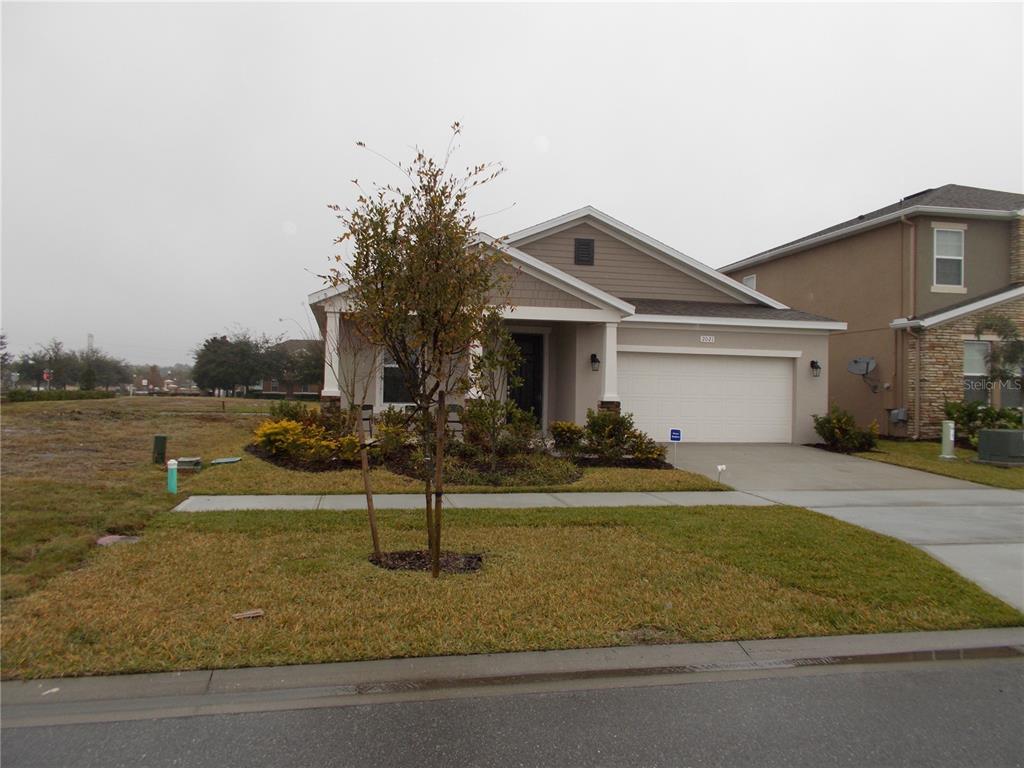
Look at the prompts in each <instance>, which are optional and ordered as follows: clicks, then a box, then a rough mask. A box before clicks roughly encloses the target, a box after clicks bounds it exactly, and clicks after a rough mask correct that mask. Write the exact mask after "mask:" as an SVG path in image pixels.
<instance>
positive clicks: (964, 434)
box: [945, 401, 1021, 448]
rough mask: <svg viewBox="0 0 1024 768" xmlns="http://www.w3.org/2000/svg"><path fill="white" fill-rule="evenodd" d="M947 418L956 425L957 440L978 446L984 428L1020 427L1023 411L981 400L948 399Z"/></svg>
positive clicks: (962, 443) (971, 445)
mask: <svg viewBox="0 0 1024 768" xmlns="http://www.w3.org/2000/svg"><path fill="white" fill-rule="evenodd" d="M945 412H946V418H947V419H951V420H952V421H953V422H954V424H955V427H956V441H957V442H958V443H960V444H961V445H966V446H970V447H972V448H977V447H978V432H979V431H980V430H982V429H1020V428H1021V412H1020V411H1019V410H1017V409H1015V408H993V407H992V406H991V405H986V404H985V403H979V402H959V401H948V402H947V403H946V406H945Z"/></svg>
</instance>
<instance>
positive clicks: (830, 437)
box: [812, 403, 878, 453]
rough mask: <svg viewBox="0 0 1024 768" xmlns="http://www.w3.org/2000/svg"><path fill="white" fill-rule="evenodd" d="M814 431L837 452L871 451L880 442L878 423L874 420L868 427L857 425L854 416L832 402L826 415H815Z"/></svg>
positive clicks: (829, 447)
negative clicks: (863, 427)
mask: <svg viewBox="0 0 1024 768" xmlns="http://www.w3.org/2000/svg"><path fill="white" fill-rule="evenodd" d="M812 418H813V419H814V431H815V432H817V433H818V436H819V437H820V438H821V439H822V442H824V444H825V447H826V448H828V449H829V450H830V451H836V452H837V453H857V452H859V451H870V450H872V449H874V447H875V445H877V443H878V424H877V423H876V422H872V423H871V425H870V426H869V427H868V428H867V429H861V428H860V427H858V426H857V422H856V421H854V418H853V416H852V415H851V414H850V413H849V412H847V411H844V410H843V409H842V408H840V407H839V406H838V405H836V404H834V403H833V404H832V407H831V408H829V411H828V414H827V415H826V416H817V415H815V416H813V417H812Z"/></svg>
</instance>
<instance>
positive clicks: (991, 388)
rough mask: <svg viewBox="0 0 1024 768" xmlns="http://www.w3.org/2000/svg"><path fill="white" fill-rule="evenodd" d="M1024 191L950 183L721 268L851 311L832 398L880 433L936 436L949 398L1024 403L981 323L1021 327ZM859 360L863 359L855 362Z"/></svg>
mask: <svg viewBox="0 0 1024 768" xmlns="http://www.w3.org/2000/svg"><path fill="white" fill-rule="evenodd" d="M1022 216H1024V194H1022V193H1019V192H1000V191H997V190H993V189H980V188H977V187H964V186H960V185H957V184H947V185H945V186H942V187H938V188H936V189H928V190H925V191H923V192H918V193H917V194H914V195H910V196H908V197H905V198H903V199H902V200H900V201H899V202H896V203H893V204H891V205H887V206H885V207H884V208H879V209H878V210H876V211H872V212H870V213H866V214H863V215H861V216H857V217H856V218H854V219H850V220H848V221H844V222H841V223H839V224H835V225H833V226H831V227H826V228H825V229H822V230H820V231H818V232H814V233H813V234H810V235H806V236H805V237H801V238H799V239H797V240H794V241H792V242H790V243H786V244H785V245H780V246H777V247H775V248H772V249H770V250H767V251H763V252H762V253H758V254H756V255H754V256H751V257H749V258H746V259H743V260H741V261H737V262H735V263H734V264H730V265H728V266H726V267H723V268H722V269H721V271H722V272H723V273H724V274H726V275H728V276H729V277H732V278H734V279H736V280H739V281H740V282H742V283H743V284H744V285H746V286H747V287H749V288H756V289H757V290H758V291H759V292H761V293H764V294H767V295H768V296H771V297H772V298H774V299H777V300H779V301H783V302H785V303H786V304H789V305H791V306H793V307H797V308H799V309H802V310H805V311H807V312H820V313H823V314H827V315H829V316H832V317H836V318H838V319H840V320H845V321H846V323H847V325H848V328H847V329H846V330H845V331H840V332H837V333H835V334H833V336H832V338H831V344H830V348H829V358H828V363H829V367H830V368H831V369H832V374H831V375H830V376H829V379H828V382H829V398H830V399H831V400H833V401H835V402H836V403H838V404H839V405H840V406H842V407H843V408H846V409H847V410H849V411H851V412H852V413H853V414H854V416H855V417H856V418H857V420H858V421H859V422H861V423H868V422H870V421H872V420H877V421H878V423H879V425H880V427H881V430H882V432H883V434H891V435H906V436H911V437H935V436H937V435H938V434H939V430H940V428H941V421H942V419H943V409H944V404H945V403H946V401H954V400H955V401H959V400H980V401H983V402H986V403H991V404H993V405H997V406H1001V407H1019V406H1020V405H1021V384H1020V381H1019V380H1018V381H1017V382H1011V383H1010V384H1009V385H1001V384H1000V385H994V383H992V382H989V381H988V378H987V367H986V360H985V358H986V355H987V354H988V352H989V349H990V348H991V345H992V344H993V343H994V342H996V341H997V339H995V338H993V337H983V338H981V339H978V338H976V336H975V334H974V328H975V325H976V324H977V321H978V320H979V319H980V318H981V317H983V316H985V315H986V314H989V313H994V312H996V313H1000V314H1004V315H1007V316H1009V317H1011V318H1012V319H1014V320H1015V321H1016V322H1017V324H1018V325H1019V326H1022V327H1024V218H1022ZM855 360H856V361H857V362H854V361H855Z"/></svg>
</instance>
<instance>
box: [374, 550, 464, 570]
mask: <svg viewBox="0 0 1024 768" xmlns="http://www.w3.org/2000/svg"><path fill="white" fill-rule="evenodd" d="M369 559H370V562H371V563H373V564H374V565H376V566H377V567H378V568H384V569H386V570H389V571H429V570H430V553H429V552H427V551H426V550H425V549H408V550H404V551H401V552H382V553H381V556H380V559H379V560H378V559H377V558H376V557H375V556H374V555H370V558H369ZM483 564H484V556H483V555H482V554H479V553H477V552H444V551H442V552H441V571H442V572H444V573H474V572H476V571H479V570H480V568H481V567H483Z"/></svg>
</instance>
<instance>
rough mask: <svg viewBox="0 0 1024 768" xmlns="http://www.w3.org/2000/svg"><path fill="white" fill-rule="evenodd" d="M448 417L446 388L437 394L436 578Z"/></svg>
mask: <svg viewBox="0 0 1024 768" xmlns="http://www.w3.org/2000/svg"><path fill="white" fill-rule="evenodd" d="M447 418H448V409H447V407H446V405H445V393H444V390H441V392H440V393H439V394H438V396H437V435H436V438H435V440H436V447H437V455H436V457H435V458H434V555H433V557H432V558H431V572H432V573H433V575H434V578H435V579H436V578H437V577H438V575H440V573H441V512H442V509H443V508H444V428H445V426H446V424H445V422H446V421H447Z"/></svg>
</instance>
